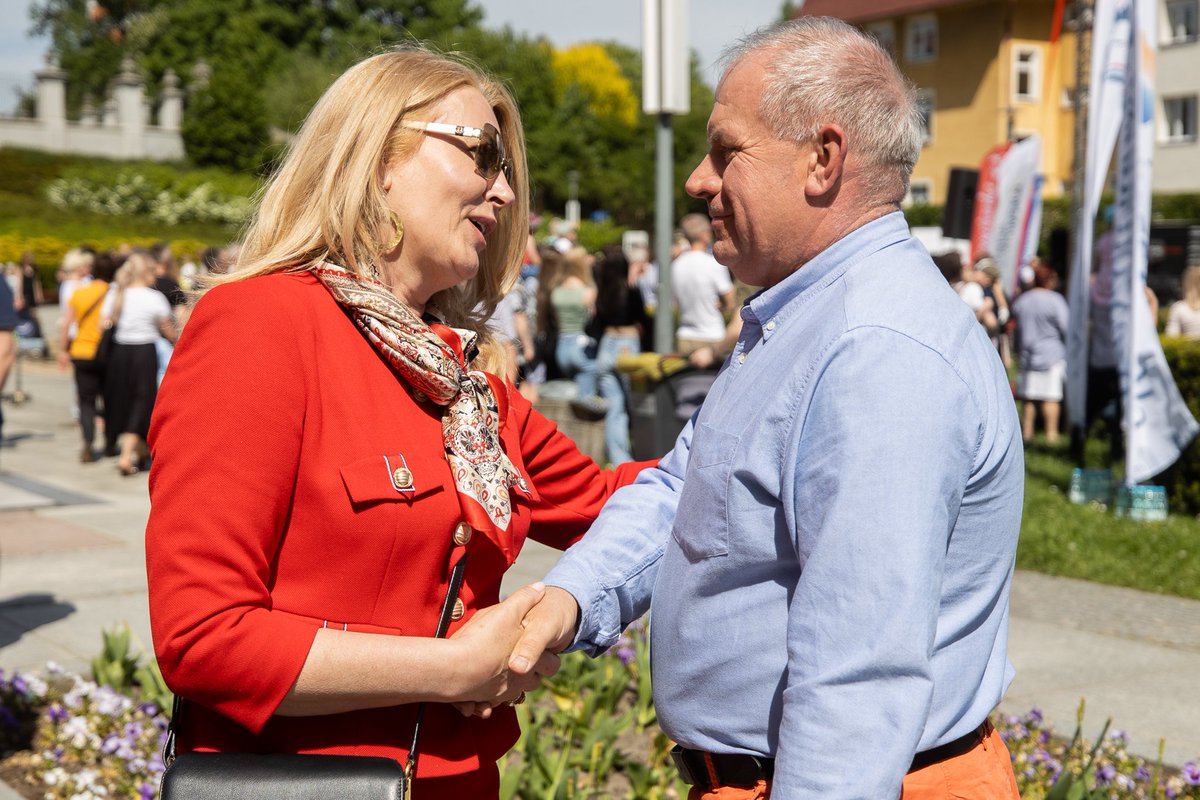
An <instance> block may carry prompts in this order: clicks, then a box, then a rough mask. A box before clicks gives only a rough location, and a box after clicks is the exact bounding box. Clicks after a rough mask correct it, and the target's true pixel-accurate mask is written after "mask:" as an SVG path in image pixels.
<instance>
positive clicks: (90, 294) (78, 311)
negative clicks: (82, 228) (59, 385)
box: [58, 253, 117, 464]
mask: <svg viewBox="0 0 1200 800" xmlns="http://www.w3.org/2000/svg"><path fill="white" fill-rule="evenodd" d="M116 267H117V263H116V260H115V259H114V258H113V257H112V256H111V255H109V254H108V253H101V254H100V255H97V256H95V258H94V259H93V261H92V262H91V264H90V265H89V267H88V268H87V271H86V273H85V274H90V275H91V280H90V281H89V282H87V283H85V284H82V285H80V286H79V288H77V289H76V290H75V291H74V292H72V293H71V298H70V300H68V301H67V304H66V306H65V308H64V311H63V316H62V319H61V320H60V322H59V348H58V365H59V367H60V368H61V369H63V370H64V371H65V370H66V369H67V367H68V362H69V364H70V365H72V366H74V370H75V392H76V395H77V398H78V402H79V428H80V431H81V432H82V433H83V449H82V450H81V451H80V454H79V460H80V461H81V462H82V463H84V464H90V463H91V462H93V461H95V460H96V453H95V450H94V449H93V442H94V440H95V438H96V412H97V409H96V400H97V398H99V397H100V395H101V391H102V390H103V388H104V365H103V364H102V363H100V362H99V361H97V360H96V348H97V347H98V346H99V344H100V335H101V329H100V317H101V315H100V311H101V308H102V307H103V305H104V297H105V296H106V295H107V294H108V286H109V284H110V283H111V282H112V278H113V273H114V272H115V271H116ZM72 331H74V336H72V335H71V333H72Z"/></svg>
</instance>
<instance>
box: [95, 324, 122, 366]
mask: <svg viewBox="0 0 1200 800" xmlns="http://www.w3.org/2000/svg"><path fill="white" fill-rule="evenodd" d="M116 335H117V325H116V323H112V324H110V325H109V326H108V327H102V328H101V329H100V343H99V344H97V345H96V356H95V359H94V360H95V362H96V363H97V364H99V365H101V366H108V361H109V359H111V358H112V349H113V344H114V342H113V338H114V337H115V336H116Z"/></svg>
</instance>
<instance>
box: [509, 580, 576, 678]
mask: <svg viewBox="0 0 1200 800" xmlns="http://www.w3.org/2000/svg"><path fill="white" fill-rule="evenodd" d="M578 620H579V604H578V603H576V602H575V598H574V596H572V595H571V593H570V592H568V591H566V590H565V589H560V588H559V587H557V586H547V587H546V589H545V593H544V594H543V595H542V597H541V599H540V600H539V601H538V602H537V604H536V605H534V606H533V607H532V608H530V609H529V611H528V613H526V614H525V620H524V621H523V622H522V623H521V627H522V628H524V631H523V632H522V633H521V638H520V639H519V640H518V641H517V644H516V646H515V647H514V648H513V650H512V656H511V657H510V658H509V660H508V668H509V669H510V670H512V672H513V673H515V674H517V675H527V674H528V673H529V672H530V671H531V670H533V669H534V667H535V666H536V665H537V663H538V659H539V658H541V657H542V656H543V654H544V653H546V652H550V653H558V652H561V651H562V650H563V649H564V648H566V647H567V645H569V644H571V642H572V640H574V638H575V626H576V624H577V623H578Z"/></svg>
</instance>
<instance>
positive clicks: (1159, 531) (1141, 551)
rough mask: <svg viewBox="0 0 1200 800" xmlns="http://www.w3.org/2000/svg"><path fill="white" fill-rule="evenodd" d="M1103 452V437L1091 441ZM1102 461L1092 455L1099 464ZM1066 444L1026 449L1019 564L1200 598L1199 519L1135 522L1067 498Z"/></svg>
mask: <svg viewBox="0 0 1200 800" xmlns="http://www.w3.org/2000/svg"><path fill="white" fill-rule="evenodd" d="M1088 444H1089V455H1090V454H1091V453H1092V452H1093V451H1092V449H1091V448H1092V447H1095V448H1097V449H1096V452H1099V447H1100V442H1098V441H1092V442H1089V443H1088ZM1096 461H1097V459H1089V463H1095V462H1096ZM1073 467H1074V464H1073V463H1072V462H1071V460H1070V459H1069V457H1068V455H1067V450H1066V446H1065V444H1064V445H1063V446H1061V447H1055V448H1050V447H1047V446H1046V445H1045V444H1039V443H1038V442H1037V441H1035V442H1034V444H1032V445H1031V446H1029V447H1027V448H1026V450H1025V474H1026V479H1025V515H1024V518H1023V520H1022V523H1021V541H1020V545H1019V546H1018V548H1017V567H1018V568H1019V569H1028V570H1034V571H1036V572H1044V573H1047V574H1050V575H1064V576H1067V577H1071V578H1080V579H1083V580H1089V581H1095V582H1097V583H1107V584H1112V585H1116V586H1128V587H1131V588H1134V589H1142V590H1144V591H1148V592H1157V593H1159V594H1171V595H1176V596H1178V597H1188V598H1192V599H1196V600H1200V519H1198V518H1196V517H1190V516H1180V515H1172V516H1171V517H1170V518H1169V519H1167V520H1166V521H1165V522H1135V521H1133V520H1129V519H1123V518H1120V517H1116V516H1114V515H1113V513H1112V512H1111V511H1110V510H1106V509H1105V508H1103V507H1102V506H1099V505H1075V504H1074V503H1071V502H1070V501H1069V500H1068V499H1067V490H1068V488H1069V487H1070V484H1071V470H1072V468H1073Z"/></svg>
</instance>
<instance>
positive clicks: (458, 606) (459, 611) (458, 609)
mask: <svg viewBox="0 0 1200 800" xmlns="http://www.w3.org/2000/svg"><path fill="white" fill-rule="evenodd" d="M466 610H467V606H466V604H465V603H463V601H462V598H461V597H460V598H458V599H457V600H455V601H454V610H453V611H451V612H450V619H462V615H463V612H464V611H466Z"/></svg>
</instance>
